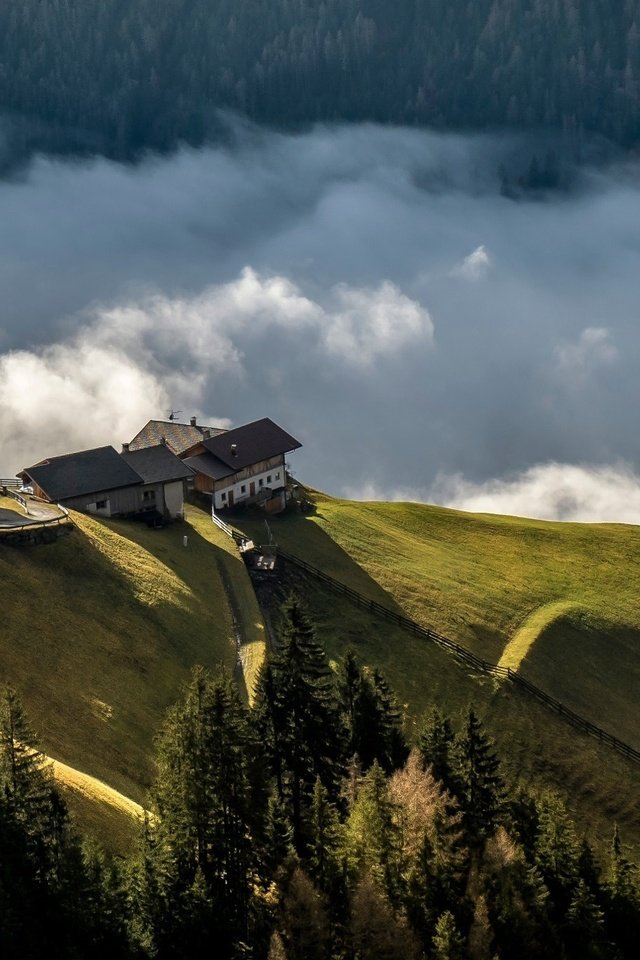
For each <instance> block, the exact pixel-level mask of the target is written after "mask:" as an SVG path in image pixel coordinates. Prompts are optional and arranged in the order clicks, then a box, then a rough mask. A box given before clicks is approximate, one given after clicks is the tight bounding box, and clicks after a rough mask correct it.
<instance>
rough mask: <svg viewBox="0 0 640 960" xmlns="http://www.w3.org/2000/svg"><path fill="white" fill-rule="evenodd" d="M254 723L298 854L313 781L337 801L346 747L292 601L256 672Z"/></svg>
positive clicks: (328, 681) (331, 689)
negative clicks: (273, 644) (275, 647)
mask: <svg viewBox="0 0 640 960" xmlns="http://www.w3.org/2000/svg"><path fill="white" fill-rule="evenodd" d="M254 717H255V725H256V730H257V732H258V737H259V739H260V740H261V742H263V743H264V744H265V745H266V748H267V751H268V756H269V760H270V764H271V770H272V773H273V775H274V777H275V779H276V783H277V787H278V792H279V796H280V799H281V800H282V801H283V802H284V803H285V804H286V805H287V807H288V810H289V813H290V818H291V824H292V828H293V839H294V845H295V847H296V849H297V850H298V851H299V852H300V853H304V849H305V844H306V842H307V841H308V828H307V826H306V819H307V817H308V812H309V806H310V803H311V797H312V793H313V787H314V784H315V781H316V779H317V778H318V777H319V778H320V781H321V782H322V784H323V786H324V787H325V788H326V790H327V791H328V793H329V797H330V798H331V799H332V800H336V799H337V797H338V793H339V784H340V775H341V772H342V763H343V760H344V756H345V745H346V744H345V730H344V726H343V724H342V720H341V716H340V709H339V704H338V697H337V692H336V685H335V680H334V676H333V673H332V671H331V668H330V667H329V664H328V661H327V658H326V655H325V653H324V650H323V648H322V646H321V645H320V643H319V642H318V641H317V639H316V636H315V630H314V628H313V625H312V623H311V621H310V620H309V618H308V616H307V615H306V613H305V612H304V610H303V608H302V604H301V602H300V600H299V599H298V598H297V597H294V596H292V597H289V598H288V600H287V601H286V602H285V604H284V606H283V610H282V624H281V628H280V641H279V646H278V650H277V652H276V653H272V654H270V657H269V660H268V662H267V664H266V665H265V667H264V669H263V671H262V674H261V677H260V680H259V683H258V690H257V697H256V706H255V713H254Z"/></svg>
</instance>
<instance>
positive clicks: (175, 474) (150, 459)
mask: <svg viewBox="0 0 640 960" xmlns="http://www.w3.org/2000/svg"><path fill="white" fill-rule="evenodd" d="M121 456H122V459H123V460H125V461H126V462H127V463H128V464H129V466H130V467H133V469H134V470H135V471H136V473H138V474H139V475H140V476H141V477H142V480H143V482H144V483H169V482H170V481H172V480H186V479H187V477H192V476H193V470H192V469H191V468H190V467H188V466H185V463H184V461H183V460H180V459H179V458H178V457H176V455H175V453H172V451H171V450H170V449H169V447H167V446H166V445H165V444H163V443H159V444H158V446H157V447H143V448H142V449H141V450H123V451H122V454H121Z"/></svg>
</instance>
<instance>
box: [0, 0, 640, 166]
mask: <svg viewBox="0 0 640 960" xmlns="http://www.w3.org/2000/svg"><path fill="white" fill-rule="evenodd" d="M639 107H640V16H639V10H638V3H637V0H620V2H618V3H613V4H612V3H608V2H606V0H582V2H580V3H578V2H576V0H562V2H560V0H473V2H469V0H403V2H400V3H394V4H390V3H383V2H381V0H271V2H269V3H264V2H261V0H240V2H239V0H233V2H232V0H188V2H186V0H128V2H123V0H21V2H20V3H8V2H5V3H3V4H0V112H3V113H5V114H9V115H18V116H20V117H23V118H29V119H30V120H31V121H33V124H32V126H31V127H30V133H29V136H31V137H32V138H34V140H35V143H36V144H37V145H38V146H40V147H42V146H43V145H44V146H46V147H49V148H51V149H61V150H64V149H73V148H74V147H76V148H77V147H78V146H80V145H84V146H85V147H86V148H88V149H98V150H102V151H104V152H106V153H107V154H109V155H111V156H116V157H124V158H128V157H130V156H132V155H134V154H135V153H136V152H138V151H140V150H142V149H145V148H155V149H166V148H169V147H172V146H174V145H175V144H176V143H177V142H180V141H186V142H188V143H191V144H199V143H201V142H202V141H203V140H204V139H205V138H206V137H208V136H210V135H211V134H212V131H214V130H215V119H214V115H215V111H216V110H217V109H218V108H226V109H231V110H234V111H238V112H239V113H241V114H244V115H247V116H249V117H251V118H253V119H255V120H258V121H261V122H267V123H270V124H275V125H278V126H280V127H288V126H295V125H300V124H304V123H308V122H312V121H334V120H341V121H362V120H370V121H379V122H383V123H395V124H417V125H430V126H435V127H440V128H475V129H477V128H484V127H488V128H494V127H497V126H499V127H505V126H506V127H511V128H514V127H515V128H523V127H524V128H527V129H529V128H532V127H539V126H544V127H552V128H555V129H557V130H565V131H568V132H569V133H571V134H572V135H577V136H580V135H581V134H582V133H583V132H585V131H586V132H589V133H592V134H593V133H595V134H600V135H604V136H606V137H608V138H610V139H612V140H614V141H615V142H617V143H619V144H622V145H625V146H629V145H634V144H637V142H638V139H639V136H640V121H639V117H640V111H639ZM41 124H46V130H45V129H43V128H40V127H39V125H41Z"/></svg>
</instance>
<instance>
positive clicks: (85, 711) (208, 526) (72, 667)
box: [0, 508, 263, 832]
mask: <svg viewBox="0 0 640 960" xmlns="http://www.w3.org/2000/svg"><path fill="white" fill-rule="evenodd" d="M75 520H76V522H77V525H78V529H77V530H76V531H74V532H73V534H72V535H71V536H69V537H65V538H63V539H62V540H60V541H58V542H57V543H55V544H51V545H48V546H44V547H38V548H28V549H24V548H22V549H19V548H11V547H2V546H1V545H0V580H1V582H2V584H3V590H2V593H3V610H2V621H1V625H0V679H1V680H2V681H10V682H11V683H13V684H14V685H15V686H16V687H17V688H18V689H19V690H20V692H21V694H22V696H23V699H24V702H25V705H26V707H27V711H28V714H29V716H30V718H31V721H32V724H33V726H34V728H35V729H37V730H38V731H39V732H40V736H41V740H42V745H43V747H44V749H45V751H46V752H47V753H48V754H50V755H51V756H53V757H55V758H56V759H57V760H60V761H62V762H63V763H65V764H68V765H69V766H71V767H72V768H74V769H78V770H80V771H82V772H84V773H87V774H89V775H90V776H93V777H96V778H98V779H99V780H101V781H104V782H105V783H106V784H108V785H109V786H110V787H113V788H114V789H116V790H117V791H119V792H121V793H122V794H124V795H125V796H126V797H129V798H131V799H132V800H134V801H136V802H139V803H143V802H144V799H145V792H146V788H147V786H148V785H149V783H150V781H151V779H152V776H153V762H152V752H153V737H154V735H155V733H156V731H157V729H158V727H159V724H160V723H161V721H162V718H163V715H164V713H165V711H166V709H167V707H168V706H169V705H170V704H171V703H172V702H173V701H174V700H175V699H176V696H177V694H178V691H179V687H180V684H181V682H182V681H184V680H185V679H186V678H187V677H188V675H189V672H190V669H191V667H192V666H193V664H195V663H203V664H205V665H208V666H213V665H214V664H216V663H218V662H222V663H224V664H225V665H226V666H227V668H228V669H229V670H234V669H235V665H236V659H237V656H236V645H235V635H234V634H235V631H236V628H235V625H234V617H233V611H232V608H236V609H241V610H242V617H241V618H239V619H241V623H240V625H239V632H240V633H241V635H243V636H244V637H246V639H247V640H248V641H249V646H248V651H249V652H248V655H247V657H246V660H247V662H248V664H249V666H250V669H254V668H255V663H256V662H257V661H258V660H259V658H260V655H261V651H262V649H263V641H262V625H261V622H260V615H259V611H258V608H257V604H256V602H255V599H254V598H253V595H252V594H251V590H250V586H249V581H248V578H247V576H246V572H245V569H244V565H243V564H242V562H241V561H240V559H239V557H238V556H237V554H236V553H235V552H234V550H233V548H232V546H231V544H230V542H229V541H228V540H227V538H226V537H224V535H223V534H222V533H220V532H219V531H218V530H217V529H216V528H215V527H214V526H213V524H212V523H211V520H210V518H209V517H208V516H207V514H205V513H203V512H202V511H200V510H197V509H196V508H190V510H189V513H188V521H187V524H184V525H183V524H174V525H172V526H170V527H167V528H166V529H164V530H149V529H148V528H147V527H145V526H143V525H139V524H135V523H129V522H124V521H119V522H118V521H109V522H106V521H97V520H93V519H90V518H88V517H84V516H81V515H76V516H75ZM185 533H186V534H187V535H188V538H189V545H188V547H187V548H185V547H184V546H183V543H182V538H183V535H184V534H185ZM230 594H231V597H232V603H230V602H229V595H230ZM247 682H248V684H249V686H251V683H252V677H251V676H249V677H248V681H247ZM76 792H77V791H76ZM89 802H90V798H87V797H86V796H85V799H84V801H83V804H82V806H83V811H82V812H83V813H88V810H89V807H88V804H89ZM88 819H89V820H94V821H95V820H98V819H99V816H98V815H97V813H96V811H95V810H94V813H93V814H92V815H88ZM116 832H117V831H116Z"/></svg>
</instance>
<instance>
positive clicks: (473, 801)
mask: <svg viewBox="0 0 640 960" xmlns="http://www.w3.org/2000/svg"><path fill="white" fill-rule="evenodd" d="M456 760H457V763H456V769H455V779H456V781H457V786H456V789H457V797H458V800H459V802H460V807H461V809H462V813H463V817H464V825H465V828H466V831H467V836H468V839H469V843H470V844H472V845H473V844H479V843H482V841H483V840H484V839H485V838H486V837H488V836H490V834H491V833H493V831H494V830H495V829H496V827H497V825H498V823H499V822H500V817H501V814H502V807H503V801H504V783H503V780H502V777H501V776H500V761H499V760H498V757H497V756H496V753H495V751H494V744H493V741H492V740H491V739H490V737H488V736H487V734H486V733H485V732H484V728H483V726H482V723H481V721H480V719H479V718H478V716H477V715H476V713H475V712H474V710H473V709H470V710H469V712H468V714H467V718H466V722H465V726H464V729H463V730H462V732H461V733H460V735H459V736H458V737H457V739H456Z"/></svg>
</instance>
